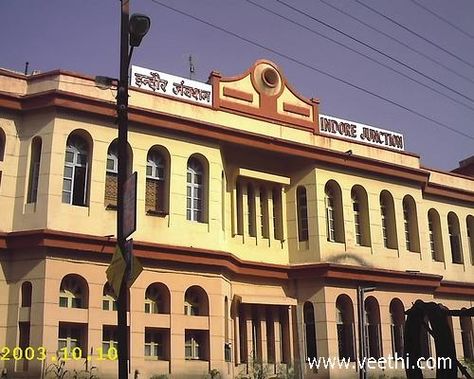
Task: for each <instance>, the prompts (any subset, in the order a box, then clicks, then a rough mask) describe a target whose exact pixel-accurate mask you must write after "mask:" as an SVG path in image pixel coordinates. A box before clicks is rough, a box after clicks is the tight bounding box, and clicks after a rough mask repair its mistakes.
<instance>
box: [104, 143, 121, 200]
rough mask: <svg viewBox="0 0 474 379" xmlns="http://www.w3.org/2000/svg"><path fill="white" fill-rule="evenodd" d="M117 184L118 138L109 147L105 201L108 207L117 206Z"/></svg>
mask: <svg viewBox="0 0 474 379" xmlns="http://www.w3.org/2000/svg"><path fill="white" fill-rule="evenodd" d="M117 185H118V151H117V140H114V141H113V142H112V143H111V144H110V145H109V148H108V149H107V166H106V169H105V195H104V203H105V206H106V207H112V208H113V207H116V206H117Z"/></svg>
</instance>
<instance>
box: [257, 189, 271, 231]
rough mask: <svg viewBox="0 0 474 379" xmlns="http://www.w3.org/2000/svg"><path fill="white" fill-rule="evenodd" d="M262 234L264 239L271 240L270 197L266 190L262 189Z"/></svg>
mask: <svg viewBox="0 0 474 379" xmlns="http://www.w3.org/2000/svg"><path fill="white" fill-rule="evenodd" d="M259 197H260V229H261V230H260V232H261V234H262V237H263V238H269V232H268V197H267V193H266V189H265V188H261V189H260V195H259Z"/></svg>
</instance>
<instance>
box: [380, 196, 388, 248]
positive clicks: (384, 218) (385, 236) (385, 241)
mask: <svg viewBox="0 0 474 379" xmlns="http://www.w3.org/2000/svg"><path fill="white" fill-rule="evenodd" d="M380 215H381V221H382V237H383V245H384V247H385V248H387V249H388V234H387V233H388V231H387V227H388V225H387V205H386V204H385V200H381V201H380Z"/></svg>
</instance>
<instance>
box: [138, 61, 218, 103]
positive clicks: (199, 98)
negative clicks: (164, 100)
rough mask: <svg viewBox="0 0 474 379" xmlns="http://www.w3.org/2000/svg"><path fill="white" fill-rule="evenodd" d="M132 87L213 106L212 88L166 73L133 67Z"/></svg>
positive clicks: (208, 85)
mask: <svg viewBox="0 0 474 379" xmlns="http://www.w3.org/2000/svg"><path fill="white" fill-rule="evenodd" d="M130 81H131V82H130V85H131V86H132V87H136V88H141V89H144V90H147V91H153V92H156V93H162V94H165V95H169V96H172V97H176V98H179V99H182V100H188V101H191V102H193V103H198V104H202V105H207V106H212V86H211V85H210V84H206V83H201V82H198V81H196V80H191V79H186V78H181V77H179V76H174V75H170V74H165V73H164V72H159V71H155V70H150V69H149V68H143V67H139V66H132V73H131V76H130Z"/></svg>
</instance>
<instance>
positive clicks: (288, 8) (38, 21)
mask: <svg viewBox="0 0 474 379" xmlns="http://www.w3.org/2000/svg"><path fill="white" fill-rule="evenodd" d="M163 4H164V5H166V6H163ZM130 6H131V11H132V13H133V12H136V13H144V14H146V15H148V16H149V17H150V18H151V29H150V31H149V33H148V34H147V35H146V36H145V38H144V39H143V42H142V44H141V46H140V47H138V48H136V49H135V52H134V55H133V58H132V64H135V65H138V66H142V67H147V68H150V69H155V70H158V71H162V72H166V73H169V74H174V75H178V76H184V77H188V76H189V56H190V55H191V56H192V59H193V64H194V67H195V73H194V76H193V79H195V80H199V81H206V80H207V78H208V76H209V73H210V72H211V71H213V70H216V71H219V72H220V73H221V74H222V75H223V76H235V75H238V74H241V73H243V72H244V71H246V70H247V68H249V67H250V66H251V65H252V64H253V63H254V62H255V61H256V60H257V59H261V58H264V59H269V60H271V61H273V62H275V63H276V64H277V65H278V66H279V68H280V70H281V71H282V72H283V74H284V75H285V77H286V79H287V80H288V82H289V83H290V84H291V85H292V86H293V88H295V89H296V90H297V92H298V93H299V94H301V95H303V96H305V97H308V98H311V97H314V98H319V99H320V102H321V103H320V112H321V113H323V114H326V115H333V116H336V117H339V118H343V119H347V120H352V121H356V122H360V123H364V124H368V125H372V126H375V127H378V128H383V129H387V130H391V131H395V132H399V133H402V134H403V135H404V138H405V145H406V146H405V148H406V150H407V151H409V152H412V153H415V154H418V155H420V157H421V163H422V165H423V166H425V167H430V168H436V169H441V170H452V169H454V168H456V167H457V166H458V162H459V161H460V160H462V159H465V158H467V157H469V156H471V155H474V23H473V22H472V19H473V18H474V1H472V0H452V1H445V0H397V1H393V0H175V1H171V0H130ZM171 8H172V9H171ZM119 19H120V2H119V1H118V0H10V1H8V0H2V1H0V20H1V22H0V45H1V46H2V51H3V53H2V54H0V67H3V68H8V69H12V70H17V71H21V72H23V71H24V68H25V62H27V61H28V62H29V69H30V71H31V70H39V71H41V72H45V71H49V70H53V69H64V70H69V71H75V72H80V73H83V74H87V75H91V76H94V75H107V76H112V77H118V75H119V30H120V23H119Z"/></svg>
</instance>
